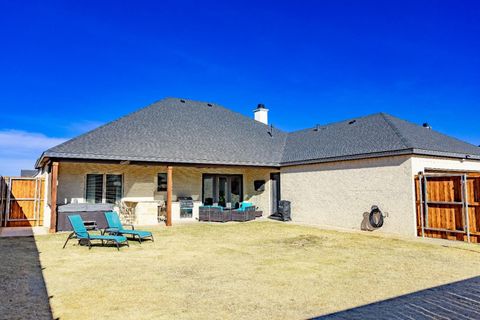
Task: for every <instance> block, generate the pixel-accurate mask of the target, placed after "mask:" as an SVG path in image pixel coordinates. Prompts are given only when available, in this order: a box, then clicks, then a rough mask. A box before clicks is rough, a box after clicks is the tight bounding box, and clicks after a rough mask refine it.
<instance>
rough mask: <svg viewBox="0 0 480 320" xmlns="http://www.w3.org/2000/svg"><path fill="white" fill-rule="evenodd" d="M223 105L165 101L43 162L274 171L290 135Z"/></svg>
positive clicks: (73, 142)
mask: <svg viewBox="0 0 480 320" xmlns="http://www.w3.org/2000/svg"><path fill="white" fill-rule="evenodd" d="M182 101H183V102H182ZM269 132H270V127H269V126H267V125H265V124H262V123H260V122H257V121H254V120H252V119H251V118H248V117H246V116H243V115H241V114H239V113H235V112H233V111H231V110H228V109H226V108H223V107H221V106H219V105H216V104H213V103H207V102H199V101H192V100H184V99H176V98H167V99H163V100H160V101H158V102H156V103H154V104H152V105H150V106H148V107H146V108H143V109H140V110H138V111H137V112H134V113H132V114H130V115H127V116H125V117H122V118H120V119H118V120H116V121H113V122H110V123H108V124H106V125H104V126H102V127H100V128H97V129H95V130H93V131H90V132H88V133H86V134H84V135H81V136H79V137H77V138H74V139H72V140H69V141H67V142H65V143H63V144H60V145H58V146H56V147H53V148H51V149H49V150H47V151H46V152H45V154H44V155H45V156H48V157H55V158H89V159H105V160H131V161H154V162H180V163H205V164H234V165H257V166H276V165H278V163H279V162H280V160H281V158H282V151H283V146H284V144H285V139H286V136H287V134H286V133H285V132H282V131H280V130H276V129H273V132H272V134H269Z"/></svg>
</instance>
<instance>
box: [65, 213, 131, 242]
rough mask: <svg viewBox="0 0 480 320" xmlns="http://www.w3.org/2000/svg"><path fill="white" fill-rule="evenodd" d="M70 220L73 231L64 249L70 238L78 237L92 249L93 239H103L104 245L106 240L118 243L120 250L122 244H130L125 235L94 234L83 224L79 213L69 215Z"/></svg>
mask: <svg viewBox="0 0 480 320" xmlns="http://www.w3.org/2000/svg"><path fill="white" fill-rule="evenodd" d="M68 220H69V221H70V224H71V225H72V228H73V232H72V233H70V234H69V235H68V238H67V241H65V244H64V245H63V249H65V246H66V245H67V242H68V240H70V239H73V238H77V239H78V240H79V242H80V241H82V240H83V241H86V242H87V244H88V249H89V250H90V249H91V248H92V240H100V241H102V246H103V244H104V243H105V242H106V243H108V242H112V243H114V244H116V246H117V250H119V251H120V244H122V243H126V245H127V246H129V245H128V240H127V238H126V237H124V236H119V235H113V234H111V235H108V236H106V235H93V234H90V233H88V231H87V229H86V228H85V225H84V224H83V220H82V217H81V216H80V215H78V214H74V215H71V216H68Z"/></svg>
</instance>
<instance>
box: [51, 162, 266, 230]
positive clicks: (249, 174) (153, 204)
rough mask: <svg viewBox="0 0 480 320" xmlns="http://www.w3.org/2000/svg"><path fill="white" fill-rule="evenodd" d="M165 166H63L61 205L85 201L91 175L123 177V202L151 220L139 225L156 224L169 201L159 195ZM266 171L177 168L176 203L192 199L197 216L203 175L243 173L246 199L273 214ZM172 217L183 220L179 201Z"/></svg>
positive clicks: (175, 171)
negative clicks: (258, 183)
mask: <svg viewBox="0 0 480 320" xmlns="http://www.w3.org/2000/svg"><path fill="white" fill-rule="evenodd" d="M166 170H167V168H166V167H165V166H143V165H118V164H115V165H114V164H95V163H71V162H64V163H60V167H59V176H58V203H59V204H65V203H72V202H77V203H83V202H85V179H86V175H87V174H89V173H101V174H108V173H110V174H122V175H123V200H124V201H134V202H139V204H138V205H137V210H136V213H137V215H140V216H144V218H145V217H147V216H148V217H149V218H145V219H140V220H139V221H138V223H139V224H148V223H153V222H154V221H155V219H156V214H157V206H158V203H160V202H161V201H164V200H165V199H166V192H157V190H156V189H157V174H158V173H162V172H166ZM274 171H275V170H271V169H266V168H247V167H239V168H233V167H228V168H227V167H226V168H219V167H215V168H197V167H178V166H174V168H173V200H174V201H175V200H176V199H177V197H178V196H191V197H192V198H193V200H195V201H196V206H195V211H194V216H195V215H198V206H199V205H200V201H201V196H202V174H203V173H218V174H241V175H243V188H244V200H245V201H251V202H253V203H254V204H255V205H256V206H258V207H259V208H260V210H263V211H264V212H270V184H269V183H268V181H269V178H270V172H274ZM254 180H265V181H267V183H266V185H265V191H263V192H256V191H255V190H254V185H253V181H254ZM172 211H173V212H172V215H173V218H174V219H175V218H176V217H179V207H178V205H177V204H175V202H174V203H173V206H172Z"/></svg>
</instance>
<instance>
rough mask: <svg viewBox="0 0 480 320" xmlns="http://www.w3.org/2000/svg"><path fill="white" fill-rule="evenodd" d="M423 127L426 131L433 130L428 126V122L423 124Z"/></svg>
mask: <svg viewBox="0 0 480 320" xmlns="http://www.w3.org/2000/svg"><path fill="white" fill-rule="evenodd" d="M423 127H424V128H426V129H432V127H431V126H430V125H429V124H428V122H425V123H424V124H423Z"/></svg>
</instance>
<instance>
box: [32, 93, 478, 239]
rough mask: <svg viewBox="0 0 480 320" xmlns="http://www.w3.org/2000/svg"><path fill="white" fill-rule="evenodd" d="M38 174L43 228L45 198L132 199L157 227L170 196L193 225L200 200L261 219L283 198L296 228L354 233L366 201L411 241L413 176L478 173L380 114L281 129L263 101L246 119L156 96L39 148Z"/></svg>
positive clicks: (450, 146)
mask: <svg viewBox="0 0 480 320" xmlns="http://www.w3.org/2000/svg"><path fill="white" fill-rule="evenodd" d="M36 167H37V169H39V170H40V175H42V176H44V177H46V178H47V179H46V181H47V189H48V192H46V195H47V199H46V201H45V203H46V204H47V207H46V209H45V213H46V216H45V223H46V224H49V223H50V224H51V225H52V227H53V228H54V227H55V219H56V216H55V215H56V206H55V205H51V204H52V203H53V204H56V205H61V204H68V203H85V202H86V203H116V202H118V201H124V202H129V203H134V204H135V211H136V223H138V224H155V223H158V219H157V215H158V205H159V203H161V202H162V201H166V202H167V208H168V211H169V213H170V214H171V221H173V222H175V221H176V220H180V219H182V217H181V216H180V208H179V203H178V201H177V199H178V198H179V197H192V198H193V200H194V210H193V216H192V217H189V218H185V219H191V220H194V219H195V218H196V217H198V208H199V206H201V205H202V203H204V202H206V200H207V201H213V202H216V203H219V204H220V205H223V206H225V205H227V203H228V204H231V205H234V206H235V205H238V203H239V202H241V201H247V200H248V201H250V202H253V203H254V204H255V205H256V206H258V207H259V208H260V209H261V210H262V211H263V212H264V213H266V214H269V213H272V212H275V211H276V209H277V206H278V200H279V199H286V200H289V201H291V207H292V216H293V220H294V221H296V222H300V223H307V224H315V225H329V226H335V227H342V228H353V229H360V228H361V226H362V223H363V221H364V219H365V213H366V212H367V213H368V212H369V211H370V209H371V207H372V206H373V205H376V206H378V207H379V208H381V210H382V212H383V213H384V215H385V216H386V217H385V223H384V225H383V227H382V228H381V229H380V231H383V232H389V233H396V234H404V235H410V236H415V235H417V234H418V232H419V231H418V230H419V225H418V222H417V220H418V219H417V218H418V214H417V211H418V210H419V202H418V201H419V199H418V186H417V188H416V184H415V179H416V176H417V175H418V174H419V173H426V172H462V173H465V172H480V148H479V147H477V146H474V145H471V144H468V143H466V142H463V141H460V140H457V139H455V138H452V137H449V136H446V135H443V134H441V133H439V132H437V131H434V130H432V129H431V128H430V127H428V126H427V125H425V126H418V125H415V124H413V123H410V122H407V121H404V120H401V119H398V118H396V117H393V116H391V115H388V114H384V113H378V114H373V115H369V116H365V117H360V118H355V119H350V120H346V121H340V122H337V123H333V124H329V125H317V126H315V127H313V128H308V129H304V130H300V131H294V132H285V131H282V130H280V129H278V128H275V127H273V126H271V125H269V124H268V109H266V108H265V106H263V105H259V106H258V108H257V109H255V110H254V119H251V118H249V117H246V116H244V115H241V114H238V113H235V112H233V111H231V110H228V109H226V108H224V107H222V106H219V105H217V104H214V103H207V102H200V101H192V100H186V99H178V98H166V99H163V100H160V101H158V102H156V103H153V104H151V105H149V106H147V107H146V108H143V109H140V110H138V111H136V112H134V113H131V114H129V115H126V116H124V117H122V118H120V119H118V120H115V121H113V122H110V123H108V124H106V125H103V126H101V127H99V128H97V129H95V130H93V131H90V132H87V133H85V134H83V135H80V136H78V137H76V138H73V139H71V140H69V141H67V142H65V143H62V144H60V145H58V146H55V147H53V148H51V149H49V150H46V151H45V152H44V153H43V154H42V155H41V157H40V158H39V159H38V161H37V164H36ZM55 187H56V188H55ZM416 189H417V190H416ZM48 203H50V206H48ZM50 209H51V211H50ZM48 212H50V214H48ZM476 213H479V212H474V214H476ZM50 217H51V218H50ZM171 221H169V223H171ZM478 221H479V223H480V217H479V218H478ZM479 230H480V229H479Z"/></svg>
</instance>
